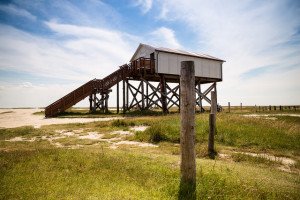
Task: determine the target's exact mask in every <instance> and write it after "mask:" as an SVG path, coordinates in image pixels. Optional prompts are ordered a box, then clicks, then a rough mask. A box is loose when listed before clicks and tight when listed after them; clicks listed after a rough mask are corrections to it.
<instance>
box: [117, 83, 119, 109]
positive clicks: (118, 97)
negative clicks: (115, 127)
mask: <svg viewBox="0 0 300 200" xmlns="http://www.w3.org/2000/svg"><path fill="white" fill-rule="evenodd" d="M117 113H118V114H119V83H117Z"/></svg>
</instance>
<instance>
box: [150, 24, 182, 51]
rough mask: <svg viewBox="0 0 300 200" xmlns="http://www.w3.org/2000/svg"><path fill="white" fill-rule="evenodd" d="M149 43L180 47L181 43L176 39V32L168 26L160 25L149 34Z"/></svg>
mask: <svg viewBox="0 0 300 200" xmlns="http://www.w3.org/2000/svg"><path fill="white" fill-rule="evenodd" d="M149 35H150V36H149V38H151V39H149V43H151V44H154V45H155V46H159V47H168V48H174V49H179V48H180V47H181V45H180V44H179V42H178V41H177V39H176V36H175V32H174V31H173V30H172V29H169V28H166V27H160V28H158V29H156V30H154V31H153V32H151V33H150V34H149Z"/></svg>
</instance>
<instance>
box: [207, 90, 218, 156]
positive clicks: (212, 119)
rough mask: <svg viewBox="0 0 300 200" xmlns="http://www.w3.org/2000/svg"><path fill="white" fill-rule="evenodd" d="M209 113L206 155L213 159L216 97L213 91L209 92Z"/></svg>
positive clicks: (214, 153)
mask: <svg viewBox="0 0 300 200" xmlns="http://www.w3.org/2000/svg"><path fill="white" fill-rule="evenodd" d="M211 106H212V109H211V113H210V115H209V135H208V155H209V157H210V158H213V159H214V158H215V155H216V152H215V147H214V146H215V144H214V143H215V139H214V138H215V134H216V113H217V111H216V107H217V95H216V93H215V92H214V91H212V92H211Z"/></svg>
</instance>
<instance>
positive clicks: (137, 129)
mask: <svg viewBox="0 0 300 200" xmlns="http://www.w3.org/2000/svg"><path fill="white" fill-rule="evenodd" d="M148 127H149V126H134V127H131V128H130V130H131V131H145V130H146V129H147V128H148Z"/></svg>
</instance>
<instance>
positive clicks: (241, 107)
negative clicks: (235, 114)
mask: <svg viewBox="0 0 300 200" xmlns="http://www.w3.org/2000/svg"><path fill="white" fill-rule="evenodd" d="M240 107H241V112H242V111H243V104H242V103H241V106H240Z"/></svg>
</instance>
